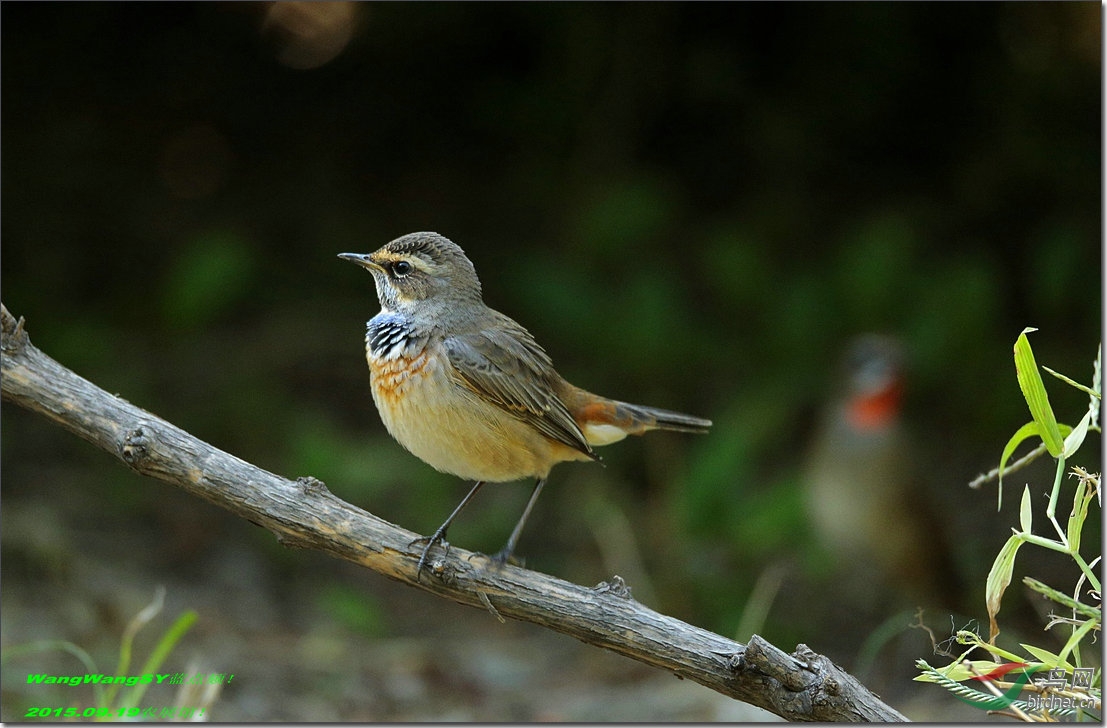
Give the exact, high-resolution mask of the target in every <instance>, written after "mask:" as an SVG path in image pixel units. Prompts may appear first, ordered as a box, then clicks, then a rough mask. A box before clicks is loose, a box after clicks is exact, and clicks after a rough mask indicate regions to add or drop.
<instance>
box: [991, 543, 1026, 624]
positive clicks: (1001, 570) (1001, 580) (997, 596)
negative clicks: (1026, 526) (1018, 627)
mask: <svg viewBox="0 0 1107 728" xmlns="http://www.w3.org/2000/svg"><path fill="white" fill-rule="evenodd" d="M1022 544H1023V539H1022V536H1021V535H1020V534H1017V533H1016V534H1014V535H1012V536H1011V538H1009V539H1007V543H1005V544H1003V548H1002V549H1000V550H999V555H998V556H996V560H995V562H994V563H993V564H992V569H991V571H989V572H988V581H987V583H986V586H985V595H984V596H985V601H986V602H987V605H988V621H989V623H990V629H989V637H988V641H989V642H993V641H995V638H996V635H998V634H999V625H997V624H996V615H997V614H999V607H1000V603H1001V602H1002V601H1003V592H1005V591H1007V587H1008V586H1010V584H1011V574H1012V573H1013V572H1014V570H1015V554H1017V553H1018V551H1019V546H1022Z"/></svg>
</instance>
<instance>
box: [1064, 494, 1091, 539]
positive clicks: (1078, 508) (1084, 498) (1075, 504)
mask: <svg viewBox="0 0 1107 728" xmlns="http://www.w3.org/2000/svg"><path fill="white" fill-rule="evenodd" d="M1092 497H1093V496H1092V494H1090V493H1088V481H1086V480H1084V479H1083V478H1078V479H1077V482H1076V493H1075V494H1074V495H1073V498H1072V512H1071V513H1070V514H1069V522H1068V524H1067V526H1068V527H1067V528H1066V529H1065V530H1066V534H1065V536H1066V537H1067V539H1068V542H1069V548H1070V549H1071V550H1072V552H1073V553H1077V554H1078V553H1080V536H1081V534H1082V533H1083V531H1084V521H1085V520H1086V519H1087V518H1088V506H1089V505H1091V502H1092Z"/></svg>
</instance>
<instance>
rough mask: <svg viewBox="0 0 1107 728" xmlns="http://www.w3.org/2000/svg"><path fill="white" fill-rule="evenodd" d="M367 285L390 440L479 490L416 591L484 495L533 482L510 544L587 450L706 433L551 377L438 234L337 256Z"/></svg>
mask: <svg viewBox="0 0 1107 728" xmlns="http://www.w3.org/2000/svg"><path fill="white" fill-rule="evenodd" d="M338 257H339V258H341V259H343V260H347V261H350V262H352V263H355V264H357V265H359V266H361V267H362V268H365V269H366V270H368V271H369V272H370V273H372V275H373V282H374V283H375V285H376V292H377V298H378V300H379V302H380V307H381V310H380V312H379V313H378V314H377V315H375V316H373V318H371V319H370V320H369V321H368V323H367V325H366V334H365V354H366V359H367V360H368V363H369V379H370V385H371V390H372V395H373V402H374V403H375V404H376V406H377V410H378V411H379V413H380V417H381V420H382V421H383V423H384V426H385V428H386V429H387V430H388V432H389V434H390V435H392V437H393V438H395V440H396V441H397V442H399V443H400V445H402V446H403V447H404V448H406V449H407V450H408V451H409V452H411V453H412V454H413V455H415V456H416V457H418V458H419V459H421V460H422V461H423V462H425V463H427V464H428V465H430V466H431V467H433V468H435V469H436V470H438V471H440V472H443V473H448V474H450V475H455V476H458V477H460V478H463V479H465V480H471V481H474V485H473V486H472V488H471V489H470V490H469V492H468V494H467V495H466V496H465V497H464V498H463V499H462V500H461V502H460V503H459V504H458V505H457V507H456V508H455V509H454V510H453V512H452V513H451V514H450V515H449V516H448V517H447V518H446V520H445V521H444V522H443V523H442V525H441V526H439V527H438V529H437V530H436V531H435V532H434V533H433V534H432V535H431V536H429V537H424V538H421V539H417V540H416V541H413V542H412V545H414V544H416V543H420V542H425V543H426V546H425V548H424V549H423V551H422V553H421V554H420V556H419V562H418V565H417V567H416V579H418V578H419V575H420V574H421V573H422V571H423V569H424V567H425V566H426V564H427V559H428V554H429V553H430V552H431V549H432V548H433V547H434V546H435V544H439V543H441V544H444V545H445V546H446V547H448V545H449V544H448V542H446V540H445V538H446V531H447V529H448V528H449V527H450V524H452V523H453V522H454V519H455V518H457V516H458V514H459V513H460V512H461V511H462V509H463V508H465V506H466V505H468V503H469V502H470V501H471V500H472V498H473V496H475V495H476V494H477V492H478V491H479V490H480V489H481V487H482V486H483V485H484V484H485V483H506V482H512V481H518V480H524V479H531V478H532V479H534V481H535V483H534V488H533V490H532V491H531V495H530V499H529V500H528V501H527V504H526V507H525V508H524V509H523V513H522V515H521V516H520V518H519V520H518V522H517V523H516V525H515V528H514V529H513V530H512V531H511V535H510V536H509V537H508V540H507V543H506V544H505V545H504V547H503V548H502V549H501V550H500V551H499V552H498V553H496V554H494V555H493V556H492V557H491V559H492V561H493V563H495V564H498V565H503V564H504V563H507V562H508V561H509V560H511V557H512V554H513V553H514V551H515V547H516V544H517V542H518V540H519V537H520V535H521V533H522V531H523V525H524V524H525V523H526V521H527V518H528V517H529V516H530V514H531V510H532V509H533V508H534V504H535V502H536V501H537V500H538V496H539V494H540V493H541V492H542V488H543V487H544V486H545V484H546V480H547V478H548V477H549V475H550V470H551V468H553V466H554V465H556V464H558V463H562V462H568V461H595V460H598V459H599V458H598V457H597V455H596V454H595V451H594V450H593V448H595V447H598V446H601V445H607V444H610V443H613V442H618V441H619V440H622V439H623V438H625V437H626V436H627V435H640V434H642V433H644V432H647V431H649V430H676V431H680V432H692V433H706V432H707V431H708V429H709V428H710V427H711V421H710V420H707V419H703V418H701V417H694V416H692V415H686V414H681V413H679V412H673V411H670V410H665V409H658V408H655V407H644V406H640V405H634V404H628V403H626V402H619V401H616V400H613V399H607V398H606V397H601V396H599V395H595V394H592V393H590V392H587V391H585V390H583V389H581V388H579V387H576V386H574V385H572V384H570V383H569V382H568V381H566V380H565V379H564V378H563V377H562V376H561V375H560V374H558V373H557V371H556V370H555V369H554V366H553V362H552V360H551V359H550V357H549V355H548V354H547V353H546V351H545V350H544V349H543V348H542V347H541V346H540V345H539V344H538V342H537V341H535V339H534V337H533V336H532V335H531V334H530V332H528V331H527V330H526V329H525V328H523V326H522V325H520V324H519V323H517V322H515V321H514V320H513V319H511V318H509V317H508V316H506V315H504V314H502V313H500V312H499V311H496V310H494V309H492V308H490V307H488V306H487V305H485V303H484V300H483V298H482V293H481V283H480V279H479V278H478V277H477V273H476V269H475V268H474V266H473V263H472V262H471V261H470V260H469V258H468V257H467V256H466V255H465V252H464V251H463V250H462V249H461V247H460V246H458V245H457V244H456V243H454V242H453V241H451V240H449V239H448V238H446V237H444V236H442V235H439V234H438V233H433V232H416V233H410V234H408V235H404V236H402V237H399V238H396V239H395V240H393V241H391V242H390V243H388V244H386V245H384V246H383V247H381V248H380V249H378V250H377V251H375V252H373V253H341V254H339V255H338Z"/></svg>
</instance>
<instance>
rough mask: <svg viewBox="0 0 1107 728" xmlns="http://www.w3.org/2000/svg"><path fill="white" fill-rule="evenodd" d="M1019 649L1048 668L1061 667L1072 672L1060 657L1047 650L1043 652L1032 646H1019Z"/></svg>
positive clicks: (1070, 666)
mask: <svg viewBox="0 0 1107 728" xmlns="http://www.w3.org/2000/svg"><path fill="white" fill-rule="evenodd" d="M1020 647H1022V648H1023V649H1024V650H1026V651H1027V652H1029V653H1030V654H1031V655H1033V656H1034V657H1036V658H1037V659H1038V660H1040V661H1041V662H1042V663H1043V664H1045V665H1048V666H1049V667H1063V668H1065V669H1066V670H1069V671H1071V670H1072V665H1070V664H1069V663H1068V662H1067V661H1066V660H1064V659H1062V658H1061V656H1060V655H1055V654H1053V653H1052V652H1050V651H1049V650H1043V649H1042V648H1041V647H1035V646H1034V645H1023V644H1020Z"/></svg>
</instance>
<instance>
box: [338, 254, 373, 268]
mask: <svg viewBox="0 0 1107 728" xmlns="http://www.w3.org/2000/svg"><path fill="white" fill-rule="evenodd" d="M338 257H339V258H342V260H348V261H350V262H351V263H357V264H358V265H360V266H361V267H362V268H365V269H366V270H373V269H376V270H381V267H380V265H378V264H377V263H376V262H375V261H374V260H373V258H372V256H371V255H370V254H369V253H339V254H338Z"/></svg>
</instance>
